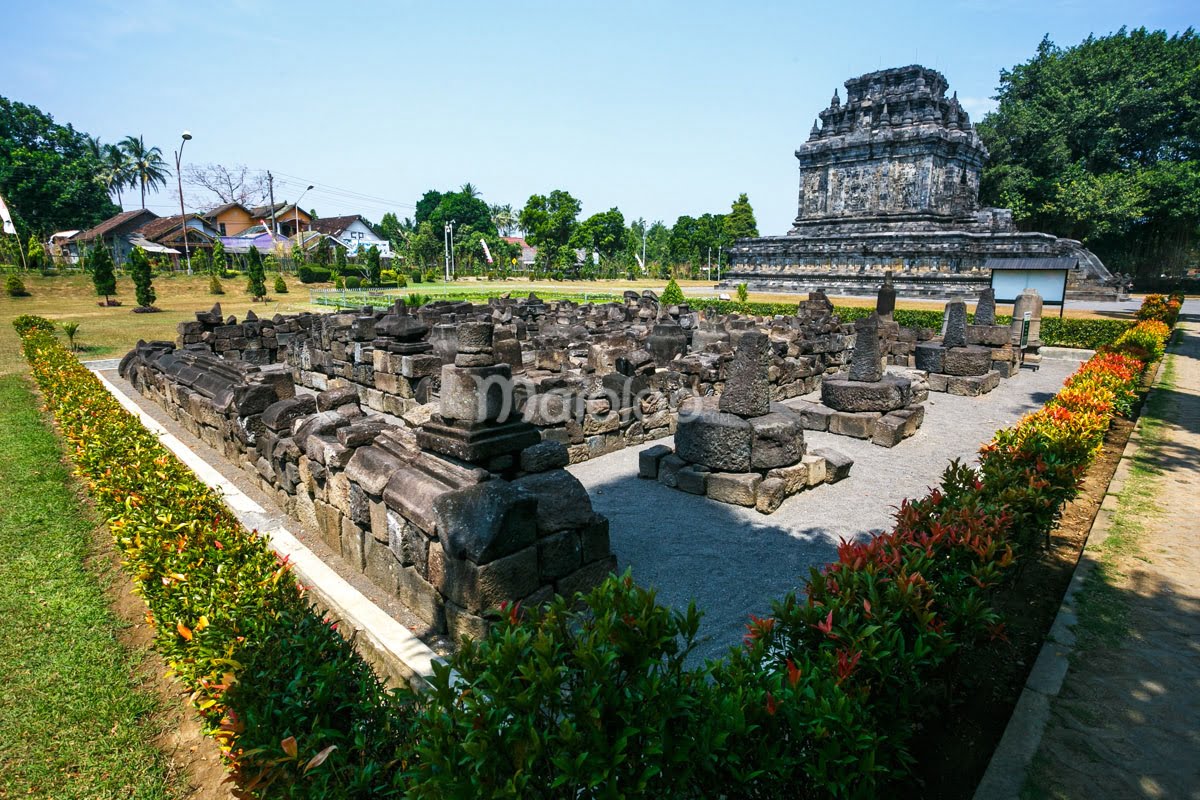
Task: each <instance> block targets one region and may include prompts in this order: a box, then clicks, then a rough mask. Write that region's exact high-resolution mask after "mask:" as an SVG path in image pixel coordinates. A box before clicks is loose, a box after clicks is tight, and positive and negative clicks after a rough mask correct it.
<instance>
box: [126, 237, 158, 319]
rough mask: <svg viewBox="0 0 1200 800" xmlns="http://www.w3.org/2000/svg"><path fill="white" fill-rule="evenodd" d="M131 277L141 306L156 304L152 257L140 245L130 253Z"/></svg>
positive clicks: (135, 294) (147, 306)
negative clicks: (151, 265) (151, 264)
mask: <svg viewBox="0 0 1200 800" xmlns="http://www.w3.org/2000/svg"><path fill="white" fill-rule="evenodd" d="M129 277H130V278H132V279H133V292H134V296H135V297H136V298H137V304H138V306H140V307H141V308H150V307H151V306H153V305H154V300H155V299H156V298H155V294H154V286H153V282H154V276H153V272H152V270H151V268H150V257H149V256H147V255H146V251H145V250H143V249H142V248H140V247H135V248H133V252H132V253H130V254H129Z"/></svg>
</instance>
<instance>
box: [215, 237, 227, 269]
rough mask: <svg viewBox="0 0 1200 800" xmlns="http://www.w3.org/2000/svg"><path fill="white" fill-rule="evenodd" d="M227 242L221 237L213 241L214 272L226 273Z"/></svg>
mask: <svg viewBox="0 0 1200 800" xmlns="http://www.w3.org/2000/svg"><path fill="white" fill-rule="evenodd" d="M226 266H227V264H226V261H225V243H224V242H222V241H221V240H220V239H217V240H216V241H214V242H213V249H212V274H213V275H217V276H222V275H224V274H225V267H226Z"/></svg>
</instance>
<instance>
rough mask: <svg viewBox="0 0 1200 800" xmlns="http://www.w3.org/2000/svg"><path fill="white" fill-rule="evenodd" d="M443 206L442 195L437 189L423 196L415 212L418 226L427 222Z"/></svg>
mask: <svg viewBox="0 0 1200 800" xmlns="http://www.w3.org/2000/svg"><path fill="white" fill-rule="evenodd" d="M441 204H442V193H441V192H439V191H437V190H436V189H430V190H429V191H428V192H426V193H425V194H423V195H421V199H420V200H418V201H417V209H416V211H415V212H413V215H414V216H415V217H416V222H417V225H420V224H421V223H422V222H425V221H426V220H428V219H429V218H430V217H432V216H433V212H434V211H437V207H438V206H439V205H441Z"/></svg>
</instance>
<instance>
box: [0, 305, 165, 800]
mask: <svg viewBox="0 0 1200 800" xmlns="http://www.w3.org/2000/svg"><path fill="white" fill-rule="evenodd" d="M10 330H11V328H10ZM37 409H38V403H37V402H36V400H35V399H34V397H33V396H32V394H31V393H30V391H29V389H28V387H27V386H26V385H25V383H24V380H23V379H22V378H20V377H18V376H15V375H6V376H0V619H3V620H4V623H3V625H0V674H3V675H4V682H3V684H2V688H0V730H3V731H4V736H3V737H2V738H0V797H42V798H55V800H61V799H62V798H89V800H93V799H96V798H123V799H124V798H132V799H135V800H156V799H157V798H169V797H174V796H176V789H177V787H176V786H174V785H173V781H172V780H170V779H169V778H168V770H167V765H166V759H165V757H164V756H163V755H162V754H161V753H160V752H159V751H158V750H157V749H156V748H155V746H154V744H153V740H154V737H155V736H156V735H157V734H158V733H159V732H160V728H159V723H158V722H157V721H156V720H157V718H158V717H157V714H156V712H157V711H158V699H157V697H156V696H155V695H153V694H152V693H151V692H150V691H147V690H141V689H139V688H138V686H137V679H136V677H135V674H136V672H137V669H138V662H139V656H138V655H137V654H136V653H134V652H131V651H130V650H129V649H128V648H126V647H125V646H124V645H122V643H121V642H120V641H119V640H118V639H117V633H118V631H119V630H120V628H121V624H122V623H121V622H120V621H119V620H118V619H117V618H116V617H115V616H114V615H113V613H112V611H111V610H110V609H109V607H108V602H107V598H106V597H105V594H104V589H103V587H102V585H101V584H100V582H99V580H98V579H97V577H96V575H95V574H93V573H92V572H90V571H89V569H88V567H87V566H86V559H87V558H88V555H89V551H90V549H91V543H92V541H93V539H92V537H93V533H94V531H95V527H96V524H97V523H96V519H95V517H94V515H93V514H92V513H91V512H90V510H89V509H88V508H87V507H86V506H84V505H82V504H81V503H80V501H79V499H78V498H77V497H76V496H75V495H74V494H73V492H72V490H71V486H72V480H71V477H70V474H69V472H68V471H67V468H66V467H65V466H64V465H63V463H62V460H61V459H62V453H61V450H60V448H59V444H58V441H57V439H56V438H55V437H54V435H53V434H52V433H51V432H50V430H49V429H48V428H46V426H45V425H44V424H43V423H42V420H41V418H40V416H39V414H38V410H37Z"/></svg>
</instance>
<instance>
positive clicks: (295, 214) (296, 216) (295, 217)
mask: <svg viewBox="0 0 1200 800" xmlns="http://www.w3.org/2000/svg"><path fill="white" fill-rule="evenodd" d="M312 188H313V185H312V184H311V183H310V184H309V185H308V188H307V189H305V190H304V191H303V192H301V193H300V196H299V197H297V198H296V204H295V205H294V206H292V224H294V225H295V226H296V244H297V245H299V246H300V252H302V253H303V252H304V244H303V243H302V242H301V241H300V201H301V200H303V199H304V195H306V194H308V193H309V192H311V191H312ZM293 266H295V265H293Z"/></svg>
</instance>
